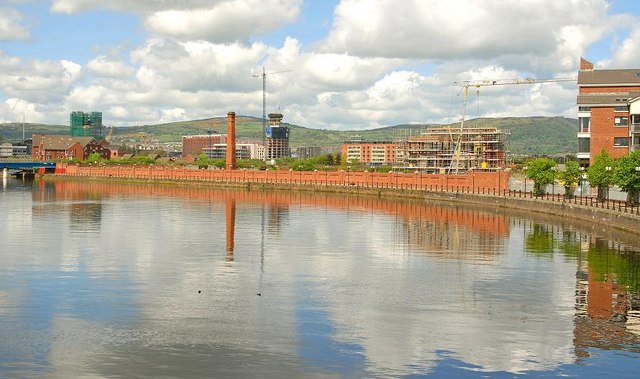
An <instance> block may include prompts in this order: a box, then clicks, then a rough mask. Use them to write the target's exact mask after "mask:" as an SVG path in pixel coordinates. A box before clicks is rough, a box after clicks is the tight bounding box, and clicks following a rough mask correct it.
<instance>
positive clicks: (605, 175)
mask: <svg viewBox="0 0 640 379" xmlns="http://www.w3.org/2000/svg"><path fill="white" fill-rule="evenodd" d="M614 163H615V162H614V159H613V158H612V157H611V155H609V153H607V151H606V150H604V149H602V151H601V152H600V154H598V155H596V156H595V157H593V163H592V164H591V165H590V166H589V168H588V169H587V177H588V180H589V184H590V185H591V186H595V187H598V200H600V201H604V200H605V199H606V198H607V197H608V196H609V186H610V185H611V184H613V177H612V175H611V171H612V168H613V165H614ZM607 168H608V169H607Z"/></svg>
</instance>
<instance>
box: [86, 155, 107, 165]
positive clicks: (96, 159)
mask: <svg viewBox="0 0 640 379" xmlns="http://www.w3.org/2000/svg"><path fill="white" fill-rule="evenodd" d="M85 161H86V162H87V163H91V164H98V163H102V161H103V159H102V155H100V153H92V154H89V156H88V157H87V159H86V160H85Z"/></svg>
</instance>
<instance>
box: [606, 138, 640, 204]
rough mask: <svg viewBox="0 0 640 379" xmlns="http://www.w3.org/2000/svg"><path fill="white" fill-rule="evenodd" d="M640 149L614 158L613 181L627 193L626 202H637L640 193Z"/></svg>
mask: <svg viewBox="0 0 640 379" xmlns="http://www.w3.org/2000/svg"><path fill="white" fill-rule="evenodd" d="M638 170H640V150H636V151H634V152H632V153H631V154H629V155H625V156H623V157H621V158H619V159H617V160H616V165H615V167H614V169H613V182H614V183H615V184H616V185H617V186H618V187H620V188H621V189H622V190H623V191H625V192H626V193H627V202H628V203H629V204H632V205H635V204H638V203H639V197H640V196H639V194H640V171H638Z"/></svg>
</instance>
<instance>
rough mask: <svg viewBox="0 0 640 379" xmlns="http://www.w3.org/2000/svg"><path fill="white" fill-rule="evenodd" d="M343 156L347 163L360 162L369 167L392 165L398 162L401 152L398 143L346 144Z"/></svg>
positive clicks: (343, 146) (342, 150)
mask: <svg viewBox="0 0 640 379" xmlns="http://www.w3.org/2000/svg"><path fill="white" fill-rule="evenodd" d="M341 154H342V156H343V157H346V160H347V162H360V163H366V164H369V165H373V166H375V165H390V164H393V163H395V162H396V161H397V158H398V155H402V153H401V152H400V151H399V146H398V144H397V143H393V142H376V141H371V142H362V141H349V142H344V143H343V144H342V148H341Z"/></svg>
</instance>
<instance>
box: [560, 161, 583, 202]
mask: <svg viewBox="0 0 640 379" xmlns="http://www.w3.org/2000/svg"><path fill="white" fill-rule="evenodd" d="M581 174H582V173H581V172H580V165H579V164H578V162H576V161H568V162H567V163H566V165H565V169H564V171H560V172H558V180H560V183H562V186H563V187H564V195H565V197H566V198H568V199H571V198H573V192H574V191H575V190H576V186H577V185H578V183H579V182H580V176H581Z"/></svg>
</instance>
